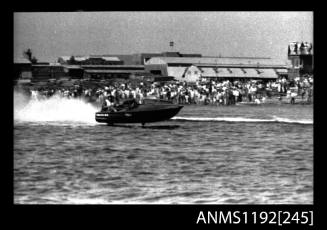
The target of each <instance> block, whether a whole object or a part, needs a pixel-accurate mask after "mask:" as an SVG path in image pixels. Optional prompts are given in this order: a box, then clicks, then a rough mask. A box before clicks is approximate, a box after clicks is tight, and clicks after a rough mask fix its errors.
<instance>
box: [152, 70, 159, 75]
mask: <svg viewBox="0 0 327 230" xmlns="http://www.w3.org/2000/svg"><path fill="white" fill-rule="evenodd" d="M150 73H153V74H156V75H161V70H151V71H150Z"/></svg>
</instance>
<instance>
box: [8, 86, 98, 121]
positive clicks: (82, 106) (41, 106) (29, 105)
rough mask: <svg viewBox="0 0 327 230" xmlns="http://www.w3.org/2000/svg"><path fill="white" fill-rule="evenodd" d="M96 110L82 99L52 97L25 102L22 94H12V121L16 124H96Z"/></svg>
mask: <svg viewBox="0 0 327 230" xmlns="http://www.w3.org/2000/svg"><path fill="white" fill-rule="evenodd" d="M96 111H97V108H96V107H95V106H93V105H91V104H90V103H87V102H85V101H84V100H82V99H75V98H74V99H67V98H62V97H59V96H52V97H50V98H48V99H41V100H38V99H31V100H26V96H24V95H23V94H22V93H19V92H15V93H14V120H15V121H16V122H36V123H47V122H52V123H53V122H55V123H58V122H59V123H62V124H64V123H67V122H69V123H70V124H71V123H73V124H79V123H83V124H96V121H95V119H94V114H95V112H96Z"/></svg>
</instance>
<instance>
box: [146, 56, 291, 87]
mask: <svg viewBox="0 0 327 230" xmlns="http://www.w3.org/2000/svg"><path fill="white" fill-rule="evenodd" d="M288 68H289V63H288V62H287V61H285V62H283V61H281V60H276V59H271V58H248V57H247V58H243V57H242V58H240V57H153V58H151V59H149V60H148V61H147V62H146V63H145V69H146V70H147V71H149V72H150V73H153V74H160V75H163V76H173V77H175V78H176V80H179V81H187V82H192V81H196V80H199V79H203V78H204V79H214V80H217V79H235V80H236V79H238V80H242V79H261V80H275V79H277V78H278V77H287V75H288Z"/></svg>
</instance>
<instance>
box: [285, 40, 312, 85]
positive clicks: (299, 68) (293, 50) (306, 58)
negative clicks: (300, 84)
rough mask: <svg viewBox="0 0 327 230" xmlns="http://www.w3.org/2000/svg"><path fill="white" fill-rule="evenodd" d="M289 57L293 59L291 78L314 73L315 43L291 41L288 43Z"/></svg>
mask: <svg viewBox="0 0 327 230" xmlns="http://www.w3.org/2000/svg"><path fill="white" fill-rule="evenodd" d="M288 59H289V60H290V61H291V68H290V70H289V77H290V78H291V79H293V78H296V77H301V76H302V75H305V74H313V45H312V43H308V42H301V43H300V42H291V43H290V44H289V45H288Z"/></svg>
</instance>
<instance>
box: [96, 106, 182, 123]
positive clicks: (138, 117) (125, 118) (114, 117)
mask: <svg viewBox="0 0 327 230" xmlns="http://www.w3.org/2000/svg"><path fill="white" fill-rule="evenodd" d="M182 107H183V106H179V105H142V106H141V105H140V106H139V108H137V109H133V110H125V111H118V112H97V113H96V115H95V120H96V121H97V122H102V123H108V124H115V123H142V124H145V123H150V122H159V121H165V120H169V119H170V118H172V117H173V116H175V115H176V114H177V113H178V112H179V111H180V110H181V109H182Z"/></svg>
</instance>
